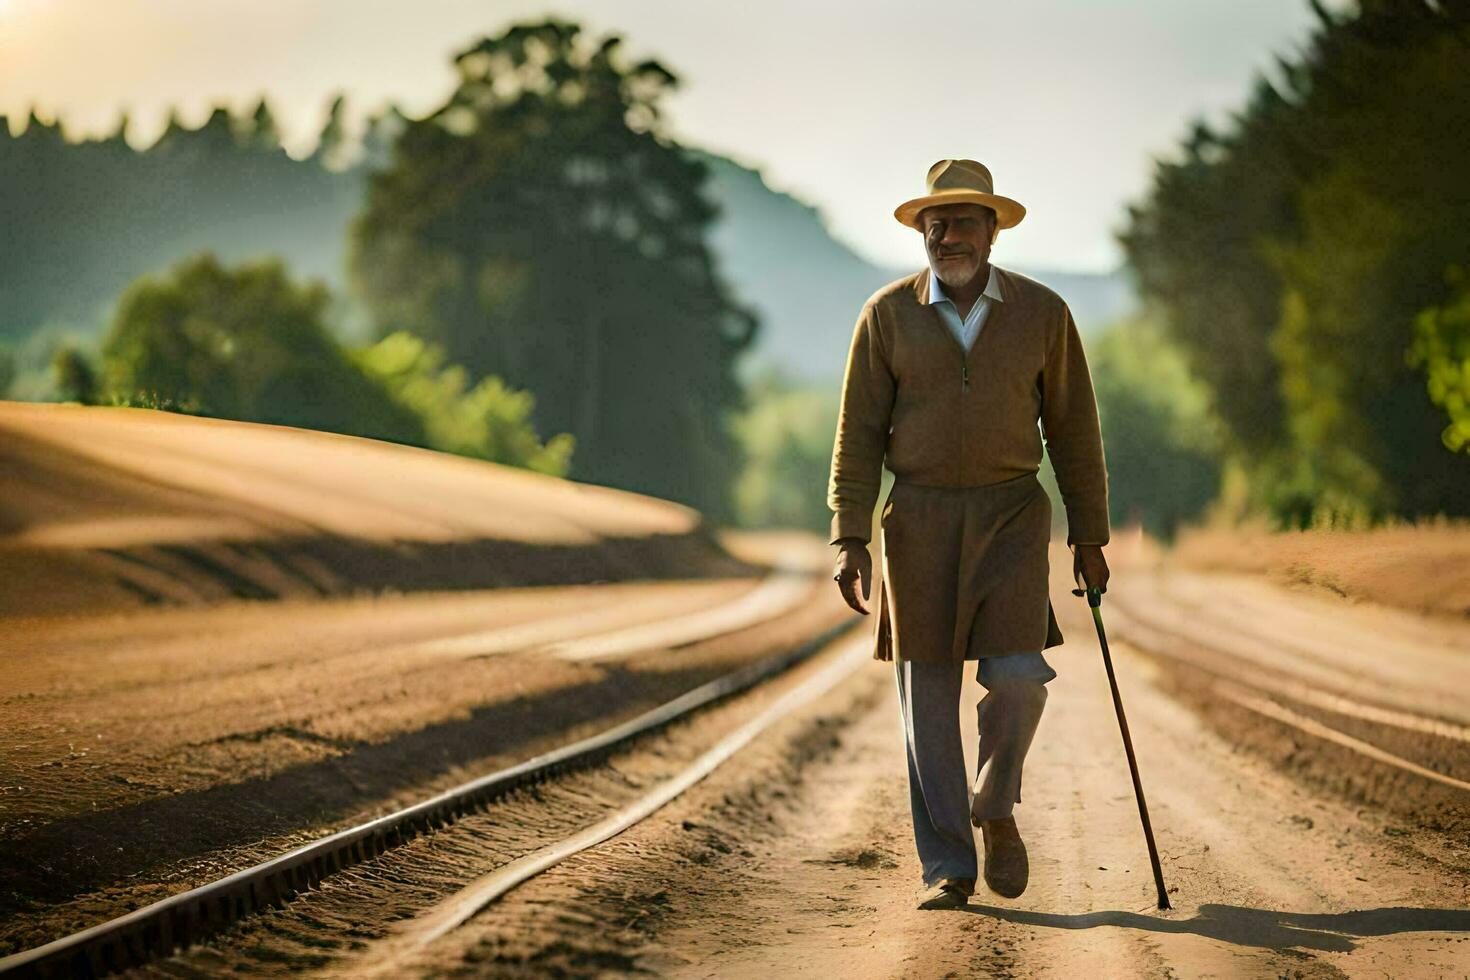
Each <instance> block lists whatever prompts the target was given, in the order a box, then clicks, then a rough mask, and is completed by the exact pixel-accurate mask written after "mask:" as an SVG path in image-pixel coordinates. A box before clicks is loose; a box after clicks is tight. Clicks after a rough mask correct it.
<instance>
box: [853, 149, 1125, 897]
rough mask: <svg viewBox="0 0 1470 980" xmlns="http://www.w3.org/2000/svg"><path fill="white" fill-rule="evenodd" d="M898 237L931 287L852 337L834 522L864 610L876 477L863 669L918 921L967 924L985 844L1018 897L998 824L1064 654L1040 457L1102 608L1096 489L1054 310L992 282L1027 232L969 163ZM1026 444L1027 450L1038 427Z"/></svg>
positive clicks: (901, 293)
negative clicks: (890, 759)
mask: <svg viewBox="0 0 1470 980" xmlns="http://www.w3.org/2000/svg"><path fill="white" fill-rule="evenodd" d="M927 183H928V193H927V194H925V195H924V196H922V197H918V198H915V199H913V200H910V201H907V202H905V203H904V204H902V205H900V206H899V207H898V209H897V210H896V211H895V212H894V216H895V217H896V218H897V219H898V220H899V221H900V222H901V223H902V224H904V225H906V226H908V227H910V228H913V229H915V230H916V231H919V232H921V233H922V234H923V236H924V245H925V251H926V253H927V256H928V266H929V267H928V268H927V269H926V270H924V271H922V272H918V273H915V274H913V275H910V276H906V277H904V278H902V279H899V280H898V281H896V282H893V283H890V284H889V285H887V286H885V287H883V288H882V289H880V290H879V291H878V292H877V293H875V294H874V295H873V296H872V297H871V298H869V299H868V301H867V302H866V303H865V304H864V305H863V309H862V313H861V314H860V315H859V317H858V320H857V326H856V328H855V329H854V331H853V336H852V345H851V348H850V350H849V352H848V359H847V371H846V375H845V377H844V379H843V385H842V404H841V412H840V415H839V419H838V428H837V439H836V443H835V445H834V447H833V451H832V471H831V479H830V481H829V484H828V488H827V504H828V506H829V507H830V508H831V509H832V510H833V511H834V517H833V520H832V543H833V544H835V545H838V546H839V547H840V549H841V550H840V551H839V553H838V557H837V564H836V573H835V574H834V576H833V577H834V578H835V579H836V580H837V583H838V587H839V588H840V590H841V592H842V596H843V598H844V599H845V600H846V601H847V603H848V605H850V606H852V607H853V608H854V609H856V610H857V611H858V612H861V613H864V614H867V612H868V609H867V607H866V606H865V605H864V604H863V602H862V601H860V600H859V599H858V584H859V583H861V587H862V596H863V599H867V598H868V597H869V596H870V594H871V580H872V573H873V568H872V558H871V556H870V555H869V553H868V542H869V540H870V539H871V535H872V523H873V521H872V518H873V510H874V506H875V505H876V503H877V498H878V492H879V486H880V482H881V475H882V466H883V464H884V463H885V462H886V464H887V466H888V468H889V469H890V470H891V471H892V472H893V474H894V478H895V479H894V484H893V489H892V491H891V492H890V493H889V496H888V500H887V503H886V505H885V506H884V509H883V513H882V515H881V518H880V521H879V523H880V527H881V530H882V542H883V576H882V581H881V584H880V588H879V597H878V621H877V625H876V629H875V649H874V657H875V658H877V659H880V660H892V661H893V664H894V670H895V674H896V678H897V683H898V694H899V703H900V707H901V712H902V719H903V728H904V734H905V741H906V744H907V753H908V780H909V797H910V804H911V809H912V812H913V822H914V838H915V842H916V844H917V846H918V852H919V859H920V862H921V864H922V866H923V875H924V889H923V891H921V893H920V896H919V903H918V904H919V907H920V908H943V907H952V906H957V905H963V904H965V902H966V900H967V898H968V897H969V896H970V895H971V894H972V893H973V892H974V887H975V879H976V877H977V864H978V860H977V855H976V848H975V837H974V832H973V829H972V827H979V828H980V831H981V835H982V838H983V842H984V876H985V882H986V884H987V885H988V886H989V887H990V888H991V890H993V891H995V892H997V893H998V894H1001V895H1004V896H1006V897H1010V898H1014V897H1016V896H1018V895H1020V894H1021V893H1022V892H1023V891H1024V890H1025V888H1026V881H1027V875H1028V870H1027V869H1028V866H1027V859H1026V848H1025V845H1024V844H1023V843H1022V840H1021V836H1020V833H1019V831H1018V829H1017V827H1016V821H1015V818H1014V816H1013V813H1012V808H1013V807H1014V805H1015V804H1016V803H1019V802H1020V800H1021V766H1022V762H1023V761H1024V760H1025V757H1026V752H1027V750H1028V749H1029V748H1030V746H1031V740H1032V736H1033V735H1034V734H1035V732H1036V727H1037V724H1038V722H1039V721H1040V719H1041V712H1042V708H1043V707H1044V706H1045V703H1046V687H1045V685H1046V683H1047V682H1048V681H1050V680H1051V679H1052V678H1054V677H1055V676H1056V672H1055V671H1054V670H1052V668H1051V666H1050V664H1048V663H1047V661H1046V658H1045V657H1044V656H1043V655H1042V651H1043V650H1044V649H1046V648H1048V647H1053V646H1056V645H1058V644H1060V643H1061V642H1062V633H1061V630H1060V628H1059V627H1058V626H1057V621H1056V617H1055V615H1054V614H1053V611H1052V607H1051V600H1050V598H1049V595H1048V592H1047V584H1048V583H1047V579H1048V571H1049V561H1048V556H1047V546H1048V543H1049V541H1050V537H1051V513H1052V506H1051V499H1050V497H1049V496H1048V495H1047V493H1046V491H1045V489H1044V488H1043V487H1042V485H1041V483H1040V481H1038V479H1037V477H1036V473H1037V470H1038V469H1039V468H1040V465H1041V452H1042V443H1043V439H1044V440H1045V445H1046V451H1047V453H1048V454H1049V455H1050V457H1051V461H1052V467H1053V469H1054V470H1055V472H1056V476H1057V485H1058V487H1059V489H1060V490H1061V493H1062V501H1063V504H1064V506H1065V508H1066V513H1067V530H1068V533H1067V543H1068V545H1069V546H1071V548H1072V549H1073V572H1074V574H1076V575H1081V577H1082V578H1083V580H1084V581H1085V582H1086V584H1087V585H1088V586H1089V587H1096V588H1099V589H1101V590H1103V591H1106V587H1107V579H1108V567H1107V562H1106V561H1105V560H1104V559H1103V554H1102V547H1103V545H1105V544H1107V542H1108V533H1109V532H1108V507H1107V471H1106V468H1105V466H1104V460H1103V446H1102V435H1101V432H1100V429H1099V426H1098V418H1097V405H1096V402H1095V400H1094V397H1093V391H1092V380H1091V377H1090V375H1089V373H1088V369H1087V361H1086V359H1085V358H1084V356H1083V351H1082V343H1081V339H1080V337H1079V335H1078V332H1077V325H1076V323H1075V322H1074V321H1073V319H1072V314H1071V311H1070V310H1069V309H1068V308H1067V304H1066V303H1065V302H1064V301H1063V300H1062V299H1061V297H1059V296H1058V295H1057V294H1056V293H1054V292H1052V291H1051V290H1050V289H1048V288H1047V287H1045V286H1043V285H1041V284H1040V283H1038V282H1036V281H1035V280H1033V279H1029V278H1027V277H1026V276H1023V275H1020V274H1019V273H1016V272H1011V271H1009V270H1007V269H1002V268H999V267H997V266H994V265H992V264H991V263H990V248H991V245H993V244H994V242H995V240H996V236H997V235H998V234H999V232H1000V230H1001V229H1003V228H1012V227H1014V226H1015V225H1016V224H1018V223H1019V222H1020V221H1021V219H1022V218H1023V217H1024V216H1025V213H1026V210H1025V208H1023V207H1022V206H1021V205H1020V204H1018V203H1017V202H1016V201H1013V200H1011V199H1010V198H1007V197H1001V196H999V195H997V194H995V193H994V185H993V183H992V180H991V175H990V171H989V170H988V169H986V168H985V167H984V166H983V165H982V164H980V163H977V162H976V161H974V160H941V161H939V162H938V163H936V164H934V166H933V167H931V168H930V169H929V174H928V181H927ZM1038 422H1039V423H1040V430H1038V427H1037V423H1038ZM970 662H977V679H978V680H979V682H980V683H981V684H982V685H983V686H984V687H985V689H986V692H987V693H986V695H985V697H984V698H983V699H982V700H981V702H980V705H979V719H978V720H979V739H980V742H979V760H980V763H979V770H978V772H977V774H976V778H975V781H974V784H973V792H972V787H971V783H970V779H969V776H968V774H967V772H966V770H965V763H964V748H963V741H962V739H961V735H960V729H959V717H958V716H959V699H960V691H961V686H962V683H963V680H964V671H965V670H966V668H967V664H968V663H970Z"/></svg>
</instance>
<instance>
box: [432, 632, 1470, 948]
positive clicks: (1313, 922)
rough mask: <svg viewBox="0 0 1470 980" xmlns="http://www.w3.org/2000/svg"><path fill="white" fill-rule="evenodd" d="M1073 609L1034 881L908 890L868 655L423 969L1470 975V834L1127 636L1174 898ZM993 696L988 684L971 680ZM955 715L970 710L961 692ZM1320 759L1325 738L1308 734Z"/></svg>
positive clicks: (912, 865) (1038, 808) (1035, 820)
mask: <svg viewBox="0 0 1470 980" xmlns="http://www.w3.org/2000/svg"><path fill="white" fill-rule="evenodd" d="M1079 612H1080V610H1078V609H1077V608H1075V606H1074V604H1073V603H1068V604H1067V605H1066V606H1065V607H1064V608H1063V609H1060V610H1059V614H1062V615H1063V628H1064V629H1069V635H1068V639H1069V642H1068V644H1067V645H1066V646H1065V647H1064V648H1063V649H1062V650H1061V651H1057V653H1056V656H1055V657H1054V658H1053V661H1054V663H1056V664H1057V665H1058V667H1059V672H1060V677H1059V678H1058V679H1057V680H1056V681H1055V682H1053V684H1052V693H1051V698H1050V701H1049V703H1048V707H1047V714H1046V716H1045V720H1044V721H1043V723H1042V728H1041V731H1040V732H1039V734H1038V737H1037V744H1036V746H1035V748H1034V749H1033V752H1032V756H1031V760H1030V762H1029V763H1028V770H1027V780H1026V790H1025V792H1026V800H1025V802H1024V803H1023V804H1022V805H1021V806H1020V807H1019V808H1018V810H1017V819H1018V822H1019V824H1020V826H1021V829H1022V832H1023V834H1024V835H1025V837H1026V839H1027V841H1028V845H1029V847H1030V854H1031V867H1032V875H1031V885H1030V888H1029V889H1028V891H1027V892H1026V894H1025V895H1023V896H1022V897H1021V898H1020V899H1018V900H1016V901H1007V900H1004V899H1001V898H999V897H997V896H994V895H991V894H989V893H988V892H985V891H984V890H983V886H982V891H981V892H980V893H979V894H978V895H977V896H976V897H975V898H974V899H973V900H972V902H971V904H970V906H969V907H968V908H967V909H965V910H963V911H952V912H919V911H916V910H914V909H913V908H912V899H913V894H914V891H915V889H916V887H917V885H918V868H917V861H916V858H915V855H914V853H913V846H912V839H911V836H910V829H909V817H908V801H907V790H906V783H905V779H904V773H903V757H902V742H901V736H900V733H899V728H898V723H897V707H896V704H895V702H894V697H893V693H892V684H891V678H890V676H889V673H888V670H887V669H886V668H885V667H883V666H882V665H878V664H872V665H869V666H868V667H867V668H865V669H864V670H863V672H862V673H861V674H860V675H859V676H856V677H854V678H853V680H852V682H851V683H850V684H848V685H846V686H845V688H844V689H842V690H840V691H838V692H835V693H834V694H833V695H831V696H830V697H829V698H827V699H825V700H824V702H823V703H821V704H819V705H817V706H814V707H813V708H812V709H811V710H810V711H809V712H806V713H805V714H804V716H802V717H795V718H792V719H791V720H790V722H789V723H788V724H787V725H785V726H783V727H782V728H781V729H780V730H777V731H774V732H772V733H771V734H770V736H769V737H767V738H764V739H763V740H762V741H761V742H760V743H758V744H757V746H755V747H753V748H752V749H751V750H750V751H748V752H746V753H744V754H742V755H741V756H740V757H738V758H737V760H735V761H734V762H732V763H731V764H730V765H729V766H728V767H727V768H726V769H723V770H721V771H719V772H717V773H716V774H715V775H713V776H712V777H710V779H709V780H707V781H706V782H705V783H704V784H703V785H701V786H700V787H699V788H698V789H697V790H696V791H694V792H692V793H691V794H689V795H688V796H686V797H684V798H682V799H680V800H679V801H677V802H676V803H675V804H672V805H671V806H670V807H668V808H667V809H666V810H664V811H662V812H661V813H660V814H659V815H658V816H657V817H655V818H654V819H651V820H649V821H647V822H646V823H644V824H642V825H640V826H639V827H637V828H635V829H634V830H632V831H630V832H628V833H626V834H624V835H622V836H621V837H619V838H617V839H615V840H614V841H611V842H609V843H608V844H606V845H603V846H602V847H599V848H597V849H595V850H594V851H591V852H585V853H584V854H582V855H579V856H577V857H575V858H572V859H570V860H568V861H567V862H566V863H564V864H563V865H560V866H558V867H557V868H555V869H553V870H551V871H549V872H547V873H546V874H545V875H543V876H542V877H541V878H539V879H536V880H534V881H532V882H530V883H528V884H527V885H525V886H523V887H522V888H521V889H519V890H517V891H516V892H514V893H512V894H511V895H510V896H507V898H506V899H505V900H504V901H503V902H502V903H501V904H500V905H498V906H496V907H494V908H492V909H490V910H487V911H486V912H484V913H483V914H482V915H481V916H480V917H479V918H477V919H476V920H474V921H473V922H472V923H471V924H470V925H469V926H467V927H466V928H465V929H463V930H462V931H461V932H460V933H459V934H456V935H455V936H454V937H452V938H451V939H448V940H446V941H445V942H444V944H443V945H442V946H441V947H440V948H439V950H438V956H439V958H438V960H437V961H435V962H433V963H432V964H430V965H428V966H426V967H425V969H424V970H423V972H422V974H421V975H426V976H427V975H435V976H443V975H455V976H543V975H569V976H591V975H630V974H639V975H658V976H688V977H770V976H814V975H825V976H833V975H836V976H844V977H900V976H902V977H943V976H976V975H982V976H998V977H1043V976H1057V977H1076V976H1079V975H1091V976H1109V977H1111V976H1177V977H1206V976H1213V977H1236V976H1272V977H1275V976H1289V977H1343V976H1353V977H1403V976H1415V977H1461V976H1464V975H1465V974H1466V973H1467V972H1470V911H1467V909H1470V877H1467V871H1470V847H1467V845H1466V844H1465V841H1464V840H1463V839H1459V838H1452V837H1449V836H1447V835H1443V834H1437V833H1435V832H1432V831H1428V830H1424V829H1422V828H1415V829H1413V830H1412V831H1409V830H1406V829H1405V828H1404V827H1403V826H1402V825H1400V824H1398V823H1397V822H1395V821H1393V820H1389V819H1385V817H1384V816H1383V815H1382V814H1380V813H1378V812H1376V811H1374V810H1372V809H1363V808H1362V807H1359V806H1355V805H1353V804H1351V803H1349V802H1346V801H1344V800H1342V799H1340V798H1338V797H1336V796H1334V795H1331V794H1326V793H1319V792H1316V791H1314V790H1312V789H1311V788H1309V787H1307V786H1304V785H1303V784H1301V783H1300V782H1298V781H1297V780H1295V779H1292V778H1290V777H1289V776H1288V775H1286V774H1284V773H1283V772H1281V771H1279V770H1278V769H1277V768H1275V767H1273V766H1272V765H1270V764H1268V763H1266V762H1264V761H1262V760H1260V759H1259V758H1257V757H1256V756H1254V755H1253V754H1248V753H1244V752H1242V751H1240V750H1238V749H1237V748H1236V747H1234V745H1233V744H1232V742H1233V740H1232V739H1231V738H1230V737H1229V732H1223V733H1222V732H1220V731H1217V730H1216V729H1214V728H1212V727H1211V726H1210V725H1207V724H1206V723H1205V722H1203V721H1202V720H1201V719H1200V718H1198V717H1197V716H1196V715H1194V714H1193V713H1192V712H1191V711H1189V710H1187V708H1186V707H1185V706H1184V705H1182V704H1181V703H1179V702H1178V701H1176V700H1174V699H1172V698H1171V697H1169V696H1168V695H1166V694H1165V693H1164V692H1163V690H1162V688H1161V687H1160V686H1158V685H1157V683H1156V682H1157V680H1158V674H1157V668H1156V667H1155V666H1154V665H1153V663H1152V662H1151V661H1148V660H1144V659H1141V658H1139V657H1137V656H1135V655H1133V654H1131V653H1128V652H1126V651H1125V652H1121V653H1119V654H1118V661H1119V665H1118V666H1119V672H1120V675H1121V682H1122V684H1123V686H1124V697H1125V701H1126V705H1127V708H1128V711H1129V720H1130V722H1131V724H1132V728H1133V732H1134V739H1135V745H1136V747H1137V750H1138V754H1139V757H1140V764H1141V766H1142V772H1143V778H1144V785H1145V789H1146V791H1147V792H1148V797H1149V805H1150V811H1151V814H1152V816H1153V818H1154V825H1155V829H1156V832H1157V834H1158V840H1159V845H1160V850H1161V852H1162V855H1163V863H1164V869H1165V875H1166V880H1167V883H1168V885H1169V887H1170V891H1171V900H1172V902H1173V904H1174V906H1175V908H1174V910H1172V911H1168V912H1160V911H1158V910H1156V909H1155V908H1154V903H1153V886H1152V882H1151V876H1150V873H1149V866H1148V859H1147V854H1146V851H1145V848H1144V844H1143V839H1142V833H1141V831H1140V829H1139V825H1138V816H1137V811H1136V808H1135V803H1134V800H1133V795H1132V793H1131V790H1130V787H1129V784H1128V776H1127V767H1126V762H1125V760H1124V758H1123V754H1122V748H1121V744H1120V741H1119V738H1118V732H1117V726H1116V722H1115V720H1114V718H1113V714H1112V706H1111V702H1110V699H1109V697H1108V694H1107V683H1106V679H1105V677H1104V676H1103V673H1102V669H1101V663H1100V656H1099V654H1098V652H1097V650H1096V647H1095V641H1093V640H1091V639H1090V634H1089V632H1088V630H1087V627H1088V626H1089V621H1088V620H1084V619H1080V618H1079V615H1078V614H1079ZM973 693H976V694H978V692H973ZM962 717H970V715H969V711H968V704H967V705H966V706H965V709H964V710H962ZM1300 751H1303V752H1309V751H1311V747H1310V746H1309V745H1305V744H1304V745H1302V746H1300Z"/></svg>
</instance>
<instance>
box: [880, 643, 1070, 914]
mask: <svg viewBox="0 0 1470 980" xmlns="http://www.w3.org/2000/svg"><path fill="white" fill-rule="evenodd" d="M975 662H976V661H973V660H967V661H964V663H962V664H961V663H915V662H914V661H911V660H902V659H899V660H895V662H894V673H895V674H896V675H897V680H898V702H899V708H900V711H901V712H902V716H903V730H904V741H905V743H906V746H907V752H908V769H909V806H910V809H911V810H912V812H913V820H914V842H915V843H916V844H917V845H918V849H919V861H920V863H921V864H922V865H923V869H924V884H925V885H932V884H934V883H936V882H938V881H939V880H940V879H942V878H977V877H978V874H977V869H978V861H977V858H976V851H975V833H974V829H973V827H972V825H971V823H970V819H971V814H972V813H973V814H974V816H975V819H978V820H998V819H1001V818H1002V817H1008V816H1010V815H1011V809H1012V807H1013V806H1014V805H1015V804H1017V803H1019V802H1021V765H1022V763H1023V762H1024V761H1025V759H1026V752H1027V750H1029V749H1030V748H1031V739H1032V737H1033V736H1034V735H1035V734H1036V726H1037V724H1038V723H1039V722H1040V721H1041V712H1042V709H1043V708H1044V707H1045V706H1046V684H1047V682H1048V681H1050V680H1052V679H1053V678H1055V677H1056V676H1057V673H1056V671H1055V670H1053V669H1052V667H1051V665H1050V664H1049V663H1047V662H1046V658H1045V657H1043V656H1042V655H1041V654H1040V653H1039V652H1036V653H1014V654H1009V655H1007V656H1001V657H985V658H983V659H981V660H980V661H979V670H978V671H977V674H976V679H977V680H979V682H980V684H981V686H982V687H984V688H985V691H986V694H985V697H983V698H981V699H980V704H979V706H978V709H977V710H978V722H979V735H980V745H979V760H978V765H977V772H976V778H975V783H974V792H973V796H972V793H971V783H970V779H969V777H968V774H967V772H966V770H965V750H964V742H963V739H962V737H961V735H960V724H959V706H960V693H961V691H962V690H963V687H964V674H965V670H966V669H967V667H968V665H969V664H972V663H975ZM972 808H973V809H972Z"/></svg>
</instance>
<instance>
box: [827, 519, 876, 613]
mask: <svg viewBox="0 0 1470 980" xmlns="http://www.w3.org/2000/svg"><path fill="white" fill-rule="evenodd" d="M838 544H839V545H840V546H841V550H840V551H839V552H838V553H837V565H836V567H835V569H834V570H833V574H832V577H833V578H834V579H836V580H837V588H838V590H839V591H840V592H841V593H842V599H843V601H844V602H846V603H847V604H848V605H849V606H851V607H852V608H853V609H855V610H857V611H858V612H860V613H862V614H863V615H864V616H866V615H867V614H868V608H867V607H866V606H864V605H863V603H862V601H861V600H860V599H858V595H857V593H858V589H857V587H858V584H859V583H861V584H862V587H863V599H867V598H868V597H869V596H870V595H871V594H872V589H873V558H872V556H871V555H869V554H868V546H867V544H866V543H865V542H863V541H861V540H859V539H858V538H843V539H842V540H841V541H839V542H838Z"/></svg>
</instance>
